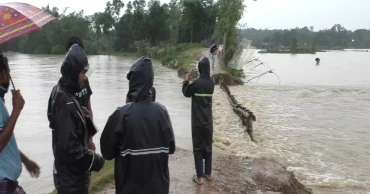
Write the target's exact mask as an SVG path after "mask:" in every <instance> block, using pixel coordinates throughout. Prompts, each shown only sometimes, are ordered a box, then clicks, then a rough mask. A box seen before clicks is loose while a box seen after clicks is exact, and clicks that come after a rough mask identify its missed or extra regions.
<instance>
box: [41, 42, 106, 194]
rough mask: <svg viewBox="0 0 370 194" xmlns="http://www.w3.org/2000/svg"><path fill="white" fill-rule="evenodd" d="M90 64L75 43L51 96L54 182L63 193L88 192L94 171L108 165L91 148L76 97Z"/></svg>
mask: <svg viewBox="0 0 370 194" xmlns="http://www.w3.org/2000/svg"><path fill="white" fill-rule="evenodd" d="M88 67H89V64H88V60H87V57H86V54H85V51H84V50H83V49H82V48H81V47H80V46H78V45H77V44H74V45H72V47H71V48H70V50H69V51H68V53H67V55H66V57H65V59H64V62H63V64H62V67H61V73H62V78H61V79H60V80H59V82H58V84H57V85H56V86H55V87H54V88H53V90H52V92H51V95H50V99H49V105H48V119H49V122H50V128H51V129H52V130H53V131H52V148H53V153H54V170H53V172H54V173H53V175H54V185H55V187H56V189H57V191H58V193H59V194H64V193H66V194H87V193H88V188H89V186H90V175H91V171H99V170H100V169H101V168H102V167H103V166H104V159H103V157H102V156H100V155H99V154H97V153H95V152H94V151H93V150H92V149H91V145H90V143H89V133H88V131H87V128H86V119H85V117H84V112H83V110H82V109H81V106H80V104H79V101H78V99H77V98H76V93H77V92H79V91H80V90H81V86H82V84H83V82H84V80H85V79H86V72H87V71H88Z"/></svg>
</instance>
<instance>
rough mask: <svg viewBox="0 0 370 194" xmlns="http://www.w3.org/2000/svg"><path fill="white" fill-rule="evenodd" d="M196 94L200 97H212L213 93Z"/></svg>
mask: <svg viewBox="0 0 370 194" xmlns="http://www.w3.org/2000/svg"><path fill="white" fill-rule="evenodd" d="M194 96H198V97H212V96H213V94H199V93H195V94H194Z"/></svg>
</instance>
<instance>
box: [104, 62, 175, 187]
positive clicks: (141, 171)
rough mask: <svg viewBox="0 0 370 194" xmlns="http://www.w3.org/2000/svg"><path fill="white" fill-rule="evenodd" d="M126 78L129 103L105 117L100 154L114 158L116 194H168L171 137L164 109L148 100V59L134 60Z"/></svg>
mask: <svg viewBox="0 0 370 194" xmlns="http://www.w3.org/2000/svg"><path fill="white" fill-rule="evenodd" d="M127 79H128V80H129V93H130V94H131V96H132V102H130V103H128V104H126V105H125V106H123V107H120V108H118V109H117V110H116V111H114V113H113V114H112V115H111V116H110V117H109V119H108V121H107V123H106V125H105V128H104V130H103V132H102V135H101V138H100V146H101V153H102V155H103V157H104V158H105V159H106V160H112V159H115V169H114V175H115V186H116V193H117V194H121V193H138V194H147V193H156V194H157V193H158V194H168V193H169V186H170V174H169V169H168V158H169V154H173V153H174V152H175V138H174V134H173V129H172V124H171V120H170V116H169V114H168V112H167V109H166V107H165V106H163V105H161V104H159V103H158V102H153V101H152V100H151V96H152V93H151V91H150V90H151V88H152V86H153V80H154V72H153V65H152V62H151V60H150V59H149V58H147V57H141V58H139V59H138V60H137V61H135V63H134V64H133V65H132V67H131V69H130V71H129V73H128V74H127Z"/></svg>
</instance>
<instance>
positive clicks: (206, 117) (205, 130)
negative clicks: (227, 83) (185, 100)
mask: <svg viewBox="0 0 370 194" xmlns="http://www.w3.org/2000/svg"><path fill="white" fill-rule="evenodd" d="M198 69H199V74H200V77H198V78H197V79H195V80H194V81H193V82H189V81H190V79H191V78H190V73H187V74H186V76H185V80H184V82H183V86H182V93H183V94H184V96H185V97H191V98H192V101H191V128H192V140H193V153H194V161H195V170H196V175H194V177H193V181H194V182H196V183H197V184H199V185H201V184H203V181H202V178H203V177H205V178H206V179H207V180H209V181H211V180H212V176H211V173H212V139H213V120H212V96H213V91H214V87H215V83H214V80H213V79H212V78H211V76H210V63H209V60H208V58H207V57H203V58H202V59H201V60H200V61H199V63H198ZM203 159H204V163H205V169H203Z"/></svg>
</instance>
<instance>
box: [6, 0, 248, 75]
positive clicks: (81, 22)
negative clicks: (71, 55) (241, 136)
mask: <svg viewBox="0 0 370 194" xmlns="http://www.w3.org/2000/svg"><path fill="white" fill-rule="evenodd" d="M123 8H125V9H123ZM42 9H44V10H45V11H47V12H49V13H50V14H52V15H54V16H55V17H57V18H58V20H56V21H53V22H51V23H50V24H47V25H46V26H44V27H43V29H42V30H37V31H34V32H32V33H28V34H26V35H23V36H21V37H18V38H16V39H14V40H11V41H9V42H7V43H4V44H2V45H0V49H1V50H3V51H18V52H22V53H28V54H63V53H65V44H66V41H67V39H68V38H69V37H70V36H78V37H80V38H81V39H82V40H83V41H84V43H85V50H86V52H87V53H88V54H109V55H125V56H127V55H129V56H131V55H132V54H131V53H135V52H137V55H144V54H146V55H149V56H150V57H152V58H156V59H159V60H160V61H161V62H162V63H163V64H164V65H166V66H168V67H172V68H174V67H176V68H178V69H187V68H190V66H189V64H191V63H192V62H193V60H194V57H195V55H196V54H195V53H197V52H198V51H199V48H200V47H207V48H209V47H210V46H211V45H212V44H224V45H225V50H224V51H225V52H224V54H223V56H222V58H223V60H222V61H224V63H225V65H227V64H228V62H229V61H230V60H231V58H232V56H233V55H234V52H235V51H236V48H237V42H238V39H237V34H238V33H237V32H238V26H237V23H238V21H239V20H240V18H241V16H242V13H243V11H244V5H243V0H218V1H214V0H203V1H201V0H171V1H170V2H169V3H164V4H161V2H160V1H159V0H150V1H146V0H133V1H128V2H123V1H122V0H111V1H108V2H107V3H106V7H105V11H104V12H98V13H94V14H92V15H88V16H86V15H84V12H83V10H82V11H80V12H71V13H67V9H64V10H62V11H60V10H59V9H58V8H56V7H49V5H48V6H46V7H43V8H42ZM122 12H124V13H123V15H122V14H121V13H122ZM121 15H122V16H121ZM215 40H216V41H215Z"/></svg>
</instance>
